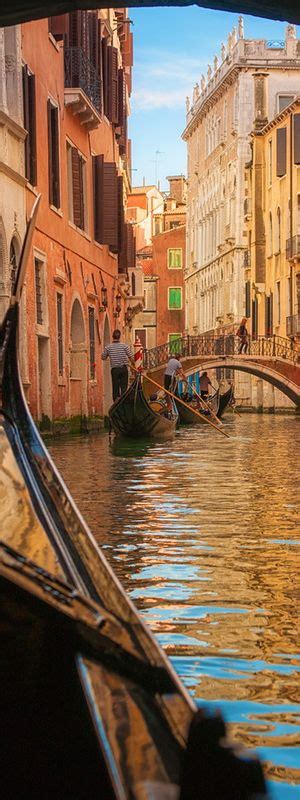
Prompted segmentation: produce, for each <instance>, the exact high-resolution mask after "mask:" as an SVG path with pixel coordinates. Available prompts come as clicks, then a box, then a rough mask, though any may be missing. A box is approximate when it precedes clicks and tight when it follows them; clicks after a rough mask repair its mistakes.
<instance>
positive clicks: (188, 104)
mask: <svg viewBox="0 0 300 800" xmlns="http://www.w3.org/2000/svg"><path fill="white" fill-rule="evenodd" d="M185 108H186V113H187V114H188V113H189V110H190V98H189V96H188V95H187V96H186V98H185Z"/></svg>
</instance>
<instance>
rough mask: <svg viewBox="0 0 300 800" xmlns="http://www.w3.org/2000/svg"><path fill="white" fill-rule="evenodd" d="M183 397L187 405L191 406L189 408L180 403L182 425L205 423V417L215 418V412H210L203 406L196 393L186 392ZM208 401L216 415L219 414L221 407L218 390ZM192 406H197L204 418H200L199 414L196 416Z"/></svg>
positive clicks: (196, 408) (179, 410) (179, 411)
mask: <svg viewBox="0 0 300 800" xmlns="http://www.w3.org/2000/svg"><path fill="white" fill-rule="evenodd" d="M179 396H181V395H179ZM182 399H183V400H184V402H185V403H186V405H189V406H190V408H191V410H190V409H189V408H186V406H183V405H182V404H181V403H178V413H179V418H180V422H181V424H182V425H198V424H199V425H201V424H205V418H207V419H209V420H211V421H213V420H215V417H214V416H213V414H210V413H209V411H206V409H203V408H201V404H200V401H199V400H198V399H197V397H196V396H195V395H194V394H189V393H188V392H185V393H184V395H183V396H182ZM206 402H207V404H208V405H209V406H210V408H211V409H212V411H213V412H214V414H215V416H217V413H218V409H219V392H218V390H217V391H216V392H215V393H214V394H213V395H212V396H211V397H210V398H208V400H207V401H206ZM192 408H195V410H196V411H198V412H199V414H201V415H202V419H200V418H199V417H198V415H197V416H196V414H194V413H193V411H192Z"/></svg>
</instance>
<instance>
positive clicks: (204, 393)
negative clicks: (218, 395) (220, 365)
mask: <svg viewBox="0 0 300 800" xmlns="http://www.w3.org/2000/svg"><path fill="white" fill-rule="evenodd" d="M210 386H212V382H211V380H210V378H209V377H208V374H207V372H203V373H202V375H201V377H200V394H201V397H203V400H206V399H207V398H208V395H209V387H210Z"/></svg>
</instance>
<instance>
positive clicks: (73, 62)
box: [64, 47, 101, 128]
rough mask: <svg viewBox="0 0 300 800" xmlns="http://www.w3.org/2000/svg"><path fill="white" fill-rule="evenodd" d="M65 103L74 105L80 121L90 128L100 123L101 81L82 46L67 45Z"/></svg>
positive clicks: (65, 57) (65, 55)
mask: <svg viewBox="0 0 300 800" xmlns="http://www.w3.org/2000/svg"><path fill="white" fill-rule="evenodd" d="M64 60H65V104H66V105H70V106H73V108H72V111H73V114H74V115H75V114H78V116H79V120H80V123H81V124H83V125H86V126H87V127H88V128H95V127H97V125H99V121H100V114H101V81H100V80H99V77H98V74H97V71H96V69H95V67H94V66H93V64H92V63H91V62H90V61H89V59H88V58H87V57H86V55H85V53H84V51H83V50H82V48H81V47H66V48H65V50H64Z"/></svg>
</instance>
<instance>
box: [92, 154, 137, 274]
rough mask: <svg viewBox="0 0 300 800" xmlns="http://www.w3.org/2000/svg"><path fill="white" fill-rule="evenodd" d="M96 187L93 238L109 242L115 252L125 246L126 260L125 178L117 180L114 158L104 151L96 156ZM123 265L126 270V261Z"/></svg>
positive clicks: (94, 162) (101, 242) (94, 181)
mask: <svg viewBox="0 0 300 800" xmlns="http://www.w3.org/2000/svg"><path fill="white" fill-rule="evenodd" d="M93 191H94V239H95V241H96V242H99V244H107V245H108V246H109V249H110V250H111V251H112V252H113V253H117V252H120V253H121V250H122V251H123V255H124V256H125V261H126V259H127V256H126V243H125V240H126V237H127V232H128V231H127V232H126V231H125V230H124V219H123V214H124V207H123V187H122V182H121V181H120V180H119V181H118V173H117V169H116V164H115V162H106V161H104V160H103V155H98V156H93ZM128 230H130V225H129V223H128ZM120 232H121V233H122V236H121V238H122V239H123V242H121V240H120ZM121 245H122V247H121ZM119 266H120V265H119ZM131 266H133V264H131ZM124 267H125V268H124V269H123V271H124V272H127V263H126V264H125V265H124ZM120 271H121V270H120Z"/></svg>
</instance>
